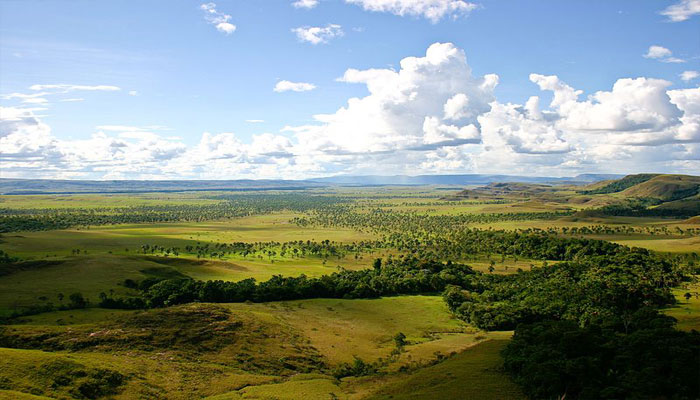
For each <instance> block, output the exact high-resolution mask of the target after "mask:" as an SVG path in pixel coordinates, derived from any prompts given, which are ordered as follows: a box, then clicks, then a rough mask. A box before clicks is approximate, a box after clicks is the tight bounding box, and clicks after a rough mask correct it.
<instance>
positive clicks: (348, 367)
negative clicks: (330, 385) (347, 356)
mask: <svg viewBox="0 0 700 400" xmlns="http://www.w3.org/2000/svg"><path fill="white" fill-rule="evenodd" d="M378 370H379V365H377V364H375V363H368V362H365V361H363V360H362V359H360V358H357V357H355V361H353V362H352V363H342V364H340V365H338V366H337V367H336V368H335V369H334V370H333V371H332V374H333V376H334V377H336V378H337V379H341V378H345V377H348V376H367V375H374V374H376V373H377V371H378Z"/></svg>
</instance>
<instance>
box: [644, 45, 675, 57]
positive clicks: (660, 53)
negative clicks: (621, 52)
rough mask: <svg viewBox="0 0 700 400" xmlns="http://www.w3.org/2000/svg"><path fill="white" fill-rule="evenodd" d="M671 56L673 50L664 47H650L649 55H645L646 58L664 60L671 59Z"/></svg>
mask: <svg viewBox="0 0 700 400" xmlns="http://www.w3.org/2000/svg"><path fill="white" fill-rule="evenodd" d="M671 54H673V53H672V52H671V50H669V49H667V48H665V47H663V46H656V45H654V46H649V50H648V51H647V53H646V54H645V55H644V57H645V58H664V57H669V56H670V55H671Z"/></svg>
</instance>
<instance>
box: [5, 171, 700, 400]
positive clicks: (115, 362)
mask: <svg viewBox="0 0 700 400" xmlns="http://www.w3.org/2000/svg"><path fill="white" fill-rule="evenodd" d="M0 232H1V233H0V321H1V325H0V399H47V398H52V399H68V398H77V399H98V398H110V399H111V398H113V399H141V398H155V399H158V398H163V399H192V398H207V399H305V400H311V399H526V398H533V399H550V398H551V399H555V398H560V399H563V398H567V399H570V398H571V399H576V398H581V399H584V398H585V399H594V398H656V399H697V398H699V397H700V334H698V332H697V330H700V286H698V284H697V276H698V274H700V177H695V176H686V175H657V174H642V175H630V176H627V177H624V178H621V179H617V180H609V181H601V182H596V183H592V184H573V183H557V184H531V183H507V182H506V183H492V184H489V185H485V186H472V187H467V188H464V187H459V186H453V185H445V186H435V185H433V186H371V187H360V186H338V185H328V186H323V187H311V188H297V189H295V190H264V191H256V190H246V191H237V192H232V191H201V192H197V191H181V192H177V191H174V192H164V193H123V194H116V193H115V194H105V193H103V194H90V193H59V194H47V193H38V194H6V195H2V196H0Z"/></svg>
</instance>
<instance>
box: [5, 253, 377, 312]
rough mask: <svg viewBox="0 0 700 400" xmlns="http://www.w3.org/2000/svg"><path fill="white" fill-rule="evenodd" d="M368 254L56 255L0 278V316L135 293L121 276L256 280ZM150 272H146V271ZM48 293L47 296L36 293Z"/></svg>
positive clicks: (349, 265)
mask: <svg viewBox="0 0 700 400" xmlns="http://www.w3.org/2000/svg"><path fill="white" fill-rule="evenodd" d="M371 259H372V258H371V257H364V259H362V260H355V259H354V257H350V256H348V257H344V258H342V259H340V260H338V259H335V258H334V259H329V260H328V262H327V263H326V265H324V264H323V260H322V259H321V258H318V257H307V258H294V259H291V258H287V259H282V260H279V259H278V260H276V261H274V262H271V261H269V260H268V259H267V258H264V259H262V260H260V259H254V258H249V259H245V260H243V259H241V257H238V259H237V260H231V261H229V260H224V261H220V260H197V259H194V258H174V257H162V256H158V257H156V256H144V255H131V256H121V255H115V254H101V255H96V254H93V253H89V254H88V255H87V256H73V257H67V258H65V259H62V260H59V262H58V263H57V264H55V265H49V266H41V267H37V268H33V269H28V270H23V271H18V272H14V273H12V274H9V275H6V276H3V277H1V278H0V316H2V315H3V314H4V315H7V314H9V313H11V312H12V311H13V310H18V311H21V310H22V309H25V308H26V307H30V306H34V305H39V304H45V303H46V302H51V303H53V304H54V305H55V306H60V305H61V304H62V303H61V302H60V301H59V299H58V295H59V293H62V294H63V295H64V296H65V299H64V300H63V303H64V304H65V303H67V302H68V296H69V295H70V294H71V293H75V292H80V293H82V294H83V295H84V296H85V297H87V298H89V299H90V300H91V302H92V303H93V304H95V303H97V302H98V301H99V294H100V293H101V292H104V293H106V294H109V293H110V292H113V294H114V295H115V296H117V297H118V296H124V295H134V294H136V292H135V291H134V290H131V289H127V288H125V287H124V286H123V283H124V280H125V279H132V280H135V281H141V280H143V279H145V278H147V277H149V276H150V275H152V274H153V273H160V274H161V275H162V274H164V273H165V274H168V275H173V274H177V273H180V274H182V275H186V276H188V277H191V278H193V279H198V280H224V281H239V280H243V279H248V278H254V279H256V280H258V281H265V280H268V279H270V278H271V277H272V276H273V275H284V276H299V275H302V274H304V275H307V276H309V277H318V276H322V275H328V274H331V273H333V272H336V271H337V268H338V266H342V267H343V268H346V269H354V270H356V269H363V268H368V267H369V266H370V264H371ZM149 274H150V275H149ZM40 297H46V298H47V299H48V300H42V299H39V298H40Z"/></svg>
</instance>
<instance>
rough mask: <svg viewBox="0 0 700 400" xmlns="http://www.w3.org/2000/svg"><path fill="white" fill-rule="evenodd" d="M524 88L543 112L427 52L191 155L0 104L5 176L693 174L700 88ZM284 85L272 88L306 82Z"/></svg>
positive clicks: (178, 146) (350, 74)
mask: <svg viewBox="0 0 700 400" xmlns="http://www.w3.org/2000/svg"><path fill="white" fill-rule="evenodd" d="M530 79H531V81H532V82H533V83H535V84H536V85H537V86H539V88H540V89H541V90H545V91H551V92H552V94H553V96H552V100H551V102H550V103H549V104H548V105H542V104H540V103H541V101H540V98H539V97H538V96H531V97H530V98H529V99H528V100H527V101H526V102H525V103H524V104H513V103H501V102H499V101H498V100H497V99H496V98H495V96H494V88H495V87H496V85H497V84H498V80H499V78H498V76H497V75H495V74H487V75H483V76H475V75H474V74H473V73H472V70H471V67H470V66H469V64H468V63H467V58H466V55H465V53H464V52H463V51H462V50H461V49H458V48H456V47H455V46H454V45H452V44H450V43H435V44H433V45H431V46H430V47H429V48H428V49H427V51H426V53H425V54H424V55H421V56H417V57H406V58H404V59H403V60H401V61H400V63H399V67H398V68H397V69H395V70H394V69H388V68H378V69H365V70H358V69H352V68H351V69H348V70H346V71H345V73H344V74H343V76H342V77H340V78H339V79H338V80H339V81H341V82H345V83H348V84H361V85H364V86H365V87H366V88H367V91H368V94H367V95H365V96H364V97H357V98H350V99H348V101H347V104H346V105H344V106H343V107H341V108H339V109H338V110H336V111H335V112H333V113H330V114H318V115H314V116H313V122H312V123H309V124H307V125H302V126H287V127H285V128H284V129H283V131H282V132H281V133H279V134H275V133H261V134H255V135H253V137H252V139H251V140H249V141H243V140H241V139H240V138H239V137H237V136H236V135H235V134H234V133H231V132H223V133H218V134H215V133H208V132H205V133H203V134H202V136H201V138H200V140H199V141H198V142H197V143H196V144H195V145H186V144H185V142H184V141H183V140H182V139H181V138H179V137H173V136H166V135H164V134H161V131H165V130H167V129H168V128H167V127H164V126H159V125H150V126H141V125H129V124H113V125H107V124H105V125H100V126H97V127H96V128H95V131H94V133H93V135H92V136H91V137H90V138H88V139H83V140H67V139H60V138H59V137H57V136H54V135H53V134H52V133H51V129H50V128H49V126H48V125H47V124H46V123H45V122H43V121H42V120H41V119H42V118H43V117H41V116H40V115H38V113H39V112H40V111H42V110H43V109H40V108H19V107H9V108H8V107H6V108H3V109H0V162H1V163H2V176H3V177H49V178H59V177H74V178H75V177H78V178H81V177H82V178H98V179H108V178H132V179H153V178H192V179H195V178H196V179H227V178H228V179H233V178H292V179H300V178H308V177H314V176H323V175H329V174H332V173H354V174H372V173H382V174H394V173H396V174H412V175H415V174H420V173H467V172H475V173H508V174H525V175H534V174H539V175H564V174H572V175H573V174H576V173H581V172H598V171H602V172H604V171H625V172H642V171H650V170H651V171H659V172H686V173H695V174H697V171H698V170H700V88H688V89H674V90H669V86H670V85H671V83H670V82H668V81H665V80H661V79H654V78H648V77H637V78H623V79H618V80H617V81H616V82H614V84H613V85H612V86H611V87H610V88H608V89H605V90H600V91H597V92H594V93H591V94H588V95H585V96H584V93H583V92H582V91H581V90H578V89H576V88H575V87H574V86H572V85H569V84H567V83H566V82H563V81H562V80H561V79H560V78H559V77H558V76H556V75H549V76H545V75H540V74H532V75H531V76H530ZM282 82H287V83H282ZM282 82H278V85H280V84H281V88H280V89H283V88H286V89H287V90H294V89H292V87H296V86H295V85H303V83H302V82H296V83H295V82H289V81H282ZM307 85H311V84H307ZM285 86H286V87H285ZM298 88H303V86H299V87H298ZM533 88H534V86H533ZM54 90H56V89H54ZM8 96H9V95H8ZM23 98H24V97H23V96H14V97H13V99H23ZM38 98H40V96H38ZM258 121H259V120H247V122H250V123H255V122H258Z"/></svg>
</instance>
